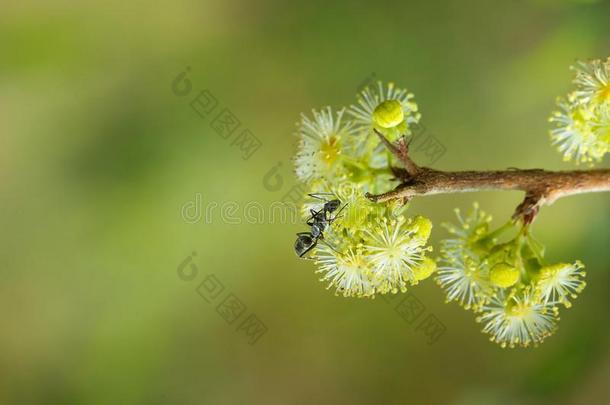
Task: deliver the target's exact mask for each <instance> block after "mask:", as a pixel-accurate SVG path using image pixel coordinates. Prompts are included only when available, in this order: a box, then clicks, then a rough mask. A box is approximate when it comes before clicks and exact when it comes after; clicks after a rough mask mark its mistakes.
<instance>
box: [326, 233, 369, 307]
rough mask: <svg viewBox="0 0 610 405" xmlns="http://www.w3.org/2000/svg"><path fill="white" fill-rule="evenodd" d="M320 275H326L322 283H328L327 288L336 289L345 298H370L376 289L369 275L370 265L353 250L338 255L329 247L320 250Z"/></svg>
mask: <svg viewBox="0 0 610 405" xmlns="http://www.w3.org/2000/svg"><path fill="white" fill-rule="evenodd" d="M317 262H318V263H319V264H320V268H319V270H318V271H317V272H318V273H324V276H323V277H322V278H321V279H320V281H326V282H328V287H327V288H329V289H330V288H332V287H334V288H335V293H336V294H337V295H339V294H340V295H343V296H344V297H370V296H372V295H373V294H375V289H374V288H373V285H372V283H371V281H370V279H369V277H368V275H367V272H368V264H367V262H366V260H365V258H364V256H363V255H362V254H361V253H360V252H358V251H354V250H352V249H349V250H348V251H347V252H345V253H344V254H337V252H335V251H333V249H332V248H331V247H329V246H328V245H323V246H321V247H320V248H319V249H318V259H317Z"/></svg>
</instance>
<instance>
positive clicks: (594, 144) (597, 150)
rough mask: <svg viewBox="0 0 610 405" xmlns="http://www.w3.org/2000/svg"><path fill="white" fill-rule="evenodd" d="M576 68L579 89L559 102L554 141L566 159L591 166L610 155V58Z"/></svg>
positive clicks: (552, 119)
mask: <svg viewBox="0 0 610 405" xmlns="http://www.w3.org/2000/svg"><path fill="white" fill-rule="evenodd" d="M572 69H573V70H574V71H575V72H576V77H575V79H574V81H573V83H574V85H575V87H576V89H575V90H574V91H572V92H571V93H569V94H568V95H567V96H566V97H565V98H563V97H560V98H559V99H558V100H557V105H558V107H559V110H558V111H555V112H553V114H552V115H551V117H550V118H549V121H550V122H552V123H553V124H554V128H553V129H552V130H551V139H552V142H553V144H554V145H557V147H558V149H559V151H560V152H561V153H562V154H563V157H564V159H565V160H572V159H574V160H575V161H576V163H590V164H591V163H593V162H598V161H600V160H601V159H602V157H603V156H604V155H605V154H606V153H608V152H610V57H609V58H607V59H606V60H605V61H604V60H593V61H590V62H579V63H577V64H576V65H575V66H573V67H572Z"/></svg>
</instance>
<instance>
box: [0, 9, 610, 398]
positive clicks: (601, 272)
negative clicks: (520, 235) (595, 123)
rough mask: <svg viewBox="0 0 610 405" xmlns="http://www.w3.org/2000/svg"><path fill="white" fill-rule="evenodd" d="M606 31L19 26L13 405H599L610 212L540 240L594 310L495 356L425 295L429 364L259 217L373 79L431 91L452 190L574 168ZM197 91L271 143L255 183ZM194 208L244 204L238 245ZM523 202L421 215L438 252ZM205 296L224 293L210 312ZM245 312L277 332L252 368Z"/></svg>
mask: <svg viewBox="0 0 610 405" xmlns="http://www.w3.org/2000/svg"><path fill="white" fill-rule="evenodd" d="M609 20H610V4H609V2H607V1H590V0H589V1H582V0H581V1H575V0H572V1H566V0H563V1H557V0H537V1H519V2H512V1H511V2H509V1H505V2H487V1H482V0H480V1H457V0H456V1H441V2H414V1H407V2H384V1H381V2H375V1H361V0H357V1H351V2H323V1H319V0H313V1H307V2H305V1H303V2H282V1H252V2H247V1H192V0H190V1H189V0H186V1H159V2H143V1H116V0H110V1H105V2H102V1H98V2H69V1H65V0H59V1H55V2H44V1H40V0H34V1H22V2H3V3H2V5H0V50H1V53H0V196H1V205H0V229H1V230H2V231H1V232H0V275H1V281H0V308H1V309H0V313H1V319H2V328H1V329H2V332H1V333H0V403H6V404H9V403H11V404H29V403H32V404H34V403H36V404H39V403H62V404H76V403H89V404H97V403H99V404H109V403H142V404H165V403H176V404H178V403H202V404H240V403H247V404H313V403H316V404H334V403H349V404H368V403H384V404H393V403H414V404H422V403H434V404H436V403H443V404H515V403H525V404H529V403H552V404H557V403H569V404H580V403H596V404H597V403H607V402H606V401H608V397H609V395H610V387H609V386H608V383H607V382H608V379H609V378H610V347H609V345H608V342H609V341H610V339H609V336H610V322H609V320H610V317H609V315H608V308H609V304H610V298H608V297H610V271H609V270H610V250H609V249H608V247H609V245H610V210H609V209H608V207H609V202H610V196H609V195H607V194H598V195H584V196H576V197H571V198H567V199H564V200H561V201H559V202H557V203H556V204H555V205H553V206H552V207H548V208H545V209H543V211H542V213H541V215H540V216H539V218H538V220H537V222H536V223H535V226H534V232H535V233H536V235H537V237H538V238H539V239H540V240H541V241H543V242H544V243H545V244H546V246H547V255H548V257H549V259H550V260H553V261H568V262H569V261H573V260H574V259H581V260H582V261H583V262H584V263H585V264H586V265H587V270H588V286H587V288H586V289H585V291H584V292H583V294H582V296H581V297H580V298H579V299H578V300H577V301H576V302H575V303H574V307H573V308H571V309H570V310H568V311H564V312H563V317H562V320H561V322H560V328H559V331H558V332H557V333H556V334H555V335H554V336H552V337H551V338H549V339H548V340H547V341H546V343H544V344H543V345H542V346H540V347H538V348H535V349H528V350H524V349H516V350H508V349H504V350H503V349H500V348H499V347H498V346H497V345H495V344H493V343H491V342H488V340H487V337H486V336H485V335H483V334H481V333H480V328H481V326H480V325H478V324H476V323H475V322H474V320H473V317H472V316H471V314H469V313H467V312H466V311H464V310H462V309H461V308H459V307H458V306H457V305H455V304H449V305H447V304H445V303H444V301H443V300H444V296H443V293H442V292H441V290H440V289H439V288H438V287H437V286H436V285H435V284H434V282H433V281H432V280H431V279H429V280H427V281H426V282H423V283H421V284H420V285H419V286H417V287H415V288H412V289H411V290H410V291H411V292H412V293H413V294H414V295H415V296H416V297H417V299H418V300H419V301H420V302H421V303H422V304H423V305H424V306H425V314H434V315H435V316H436V317H437V318H438V319H439V320H440V321H442V323H443V324H444V325H445V327H446V333H445V334H444V335H443V336H442V337H441V338H440V339H439V340H438V341H437V342H436V343H434V344H432V345H429V344H427V339H426V336H425V334H424V333H422V331H421V330H419V331H418V330H416V329H417V324H418V322H413V323H411V324H409V323H407V322H405V320H403V318H401V316H400V315H399V314H398V313H397V312H396V311H395V310H394V309H393V307H392V305H391V304H388V303H386V302H384V300H383V299H379V298H377V299H375V300H355V299H344V298H340V297H335V296H334V295H333V294H332V293H331V292H329V291H327V290H326V289H325V286H324V285H323V284H321V283H319V282H318V278H319V276H318V275H316V274H314V266H313V264H312V263H311V262H308V261H302V260H297V258H296V257H295V255H294V252H293V243H294V239H295V236H294V234H295V233H296V232H298V231H302V230H304V226H303V224H300V223H280V221H275V223H270V221H269V218H268V216H265V217H264V218H263V219H262V220H258V221H252V220H248V218H250V219H251V216H249V217H247V216H246V215H247V213H246V212H244V210H243V207H244V206H245V205H246V204H247V203H248V202H258V204H260V206H262V207H264V208H265V213H268V212H269V211H268V210H267V208H268V207H269V206H270V204H271V203H272V202H274V201H278V200H280V199H281V198H282V196H284V195H285V194H286V193H287V192H288V191H289V190H290V189H291V187H292V186H293V185H294V184H295V179H294V175H293V173H292V167H291V160H290V159H291V155H292V154H293V152H294V150H295V147H294V144H295V137H294V136H293V131H294V124H295V122H296V121H297V120H298V118H299V114H300V113H301V112H308V111H309V110H310V109H311V108H314V107H315V108H320V107H323V106H325V105H332V106H341V105H349V104H350V103H352V102H354V100H355V93H356V90H357V89H358V87H359V86H360V85H361V84H362V83H363V82H365V81H367V80H369V79H370V78H375V79H381V80H392V81H395V82H396V83H397V85H399V86H405V87H407V88H409V90H411V91H412V92H414V93H415V96H416V101H417V102H418V104H419V107H420V110H421V112H422V122H423V123H424V125H425V126H426V128H427V131H429V133H430V134H433V135H434V136H435V137H436V138H437V139H439V140H440V141H441V142H442V144H443V145H444V146H445V147H446V153H445V154H444V155H443V156H442V157H441V158H440V159H439V160H438V161H437V162H436V163H435V167H437V168H440V169H455V170H458V169H492V168H507V167H520V168H526V167H530V168H548V169H569V168H572V167H573V166H572V165H571V164H567V163H564V162H562V160H561V156H560V154H559V153H558V152H557V151H555V150H554V149H553V148H552V147H551V146H550V143H549V138H548V133H547V132H548V129H549V124H548V123H547V118H548V116H549V114H550V112H551V110H552V109H553V108H554V102H555V97H556V96H558V95H561V94H563V93H565V92H566V91H567V89H568V88H569V86H570V80H571V77H572V74H571V72H570V71H569V69H568V67H569V65H570V64H572V63H573V62H574V61H575V60H576V59H587V58H598V57H606V56H608V55H609V54H610V47H609V44H610V24H608V21H609ZM187 67H188V68H189V69H190V70H189V71H188V80H190V83H191V85H192V89H191V92H190V93H189V95H187V96H179V95H176V94H175V92H174V91H173V90H172V82H173V81H174V79H175V78H176V76H178V75H179V74H181V73H182V72H185V69H187ZM206 89H207V90H208V91H209V92H210V94H212V95H213V96H214V97H215V98H216V99H217V102H218V105H217V107H216V110H215V114H216V113H217V112H220V111H221V110H222V109H224V108H228V109H229V110H230V111H231V112H232V113H233V114H234V115H235V116H236V117H237V119H239V121H240V122H241V126H240V128H239V129H238V131H237V132H236V133H235V135H233V137H235V136H236V135H237V133H238V132H240V131H241V130H242V129H249V130H250V131H251V132H252V134H254V135H255V136H256V137H257V138H258V139H259V140H260V141H261V144H262V146H261V147H260V149H259V150H258V151H256V153H254V154H253V155H252V156H251V157H250V158H249V159H243V157H242V152H241V151H240V148H239V147H238V146H239V145H238V144H233V142H234V138H229V139H224V138H222V137H221V136H219V134H218V133H216V132H215V131H214V129H212V127H211V123H212V120H213V119H214V116H215V114H211V115H209V116H206V117H205V118H202V117H201V116H199V115H198V114H197V113H196V112H195V111H194V110H193V108H192V107H191V105H190V102H191V100H192V99H193V98H194V97H195V96H196V95H197V94H199V92H201V91H203V90H206ZM415 158H416V159H417V158H418V156H417V155H416V156H415ZM420 158H422V156H420ZM278 164H280V166H279V167H278V171H277V174H278V175H279V176H280V177H281V184H280V183H277V181H278V178H277V177H274V179H275V180H274V181H276V183H274V184H275V185H276V186H277V187H275V188H274V187H269V186H268V185H267V186H265V184H267V183H265V182H264V178H265V175H266V174H268V173H269V172H270V170H271V169H272V168H274V167H275V166H276V165H278ZM603 166H604V167H609V166H610V165H609V161H608V159H606V161H605V163H604V165H603ZM197 193H199V194H200V195H201V202H202V203H201V206H202V211H205V207H209V206H210V204H212V205H213V204H217V206H218V207H220V206H222V205H223V203H229V202H235V203H236V204H237V205H238V206H239V207H240V208H239V209H238V210H237V212H236V213H235V214H234V215H233V216H235V217H238V218H240V219H241V223H227V221H222V218H221V211H220V208H217V209H215V210H212V211H211V212H208V214H209V215H207V216H206V213H205V212H200V214H202V218H201V220H199V221H190V222H195V223H189V221H185V219H184V218H183V215H182V210H183V209H184V208H185V207H188V204H189V202H193V201H194V200H195V198H196V195H197ZM521 198H522V196H521V194H520V193H517V192H515V193H512V192H486V193H477V194H464V195H451V196H437V197H427V198H421V199H418V200H416V201H415V202H414V203H413V204H412V207H411V209H410V213H411V214H413V215H415V214H421V215H426V216H429V217H430V218H432V219H433V221H434V223H435V228H434V229H433V233H432V240H433V242H435V243H436V242H438V241H439V240H440V239H441V238H443V237H444V236H446V233H445V232H444V230H443V229H442V228H441V227H440V223H441V222H443V221H448V220H452V219H453V212H452V209H453V208H454V207H461V208H463V209H464V208H468V207H469V206H471V204H472V202H473V201H475V200H477V201H479V202H480V204H481V207H482V208H483V209H485V210H486V211H488V212H490V213H492V214H493V215H494V218H495V220H494V224H500V223H502V222H503V221H504V220H505V219H506V218H507V217H508V216H509V215H510V214H511V213H512V210H513V209H514V207H515V206H516V205H517V204H518V202H519V201H520V199H521ZM254 215H256V214H254ZM252 222H257V223H252ZM193 252H196V255H195V256H193V255H192V253H193ZM189 256H191V258H192V261H191V262H190V264H193V265H194V266H195V267H187V269H191V270H190V271H192V272H193V273H191V274H194V275H195V278H194V279H193V280H191V281H187V280H184V278H185V277H182V278H181V277H179V272H178V266H179V265H180V264H181V263H183V262H184V261H185V260H187V259H188V257H189ZM190 264H189V266H190ZM211 274H213V275H215V276H216V278H217V280H219V281H220V282H221V283H222V284H223V286H224V287H225V289H224V290H223V291H222V293H220V295H218V297H216V298H215V299H210V302H208V301H206V300H205V299H204V298H202V296H200V295H199V293H198V292H197V289H198V288H199V286H200V284H201V283H202V282H204V280H207V278H206V277H207V276H209V275H211ZM187 278H188V277H187ZM208 286H209V284H208ZM229 294H233V296H234V297H237V299H239V300H240V301H239V302H241V304H242V305H243V307H242V308H245V309H244V312H243V314H242V315H241V316H240V317H239V318H238V319H236V320H233V321H232V322H231V323H229V322H228V321H227V320H225V319H224V318H223V317H222V316H221V314H219V311H220V312H221V313H222V310H218V309H217V308H218V305H219V304H221V302H222V300H223V299H225V298H226V297H231V296H230V295H229ZM250 314H255V315H256V316H257V317H258V319H260V321H262V322H263V323H264V325H265V327H266V328H267V332H266V333H265V334H264V335H262V336H261V337H260V338H259V340H258V341H256V342H255V344H253V345H251V344H249V336H248V334H247V333H245V331H244V330H239V329H240V328H239V325H241V323H242V321H244V319H246V317H247V316H248V315H250ZM422 316H423V315H422ZM230 321H231V320H230Z"/></svg>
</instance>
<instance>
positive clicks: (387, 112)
mask: <svg viewBox="0 0 610 405" xmlns="http://www.w3.org/2000/svg"><path fill="white" fill-rule="evenodd" d="M404 119H405V113H404V111H403V109H402V105H401V104H400V102H399V101H398V100H386V101H384V102H382V103H381V104H379V105H378V106H377V107H376V108H375V111H373V120H374V121H375V124H377V125H379V126H380V127H382V128H393V127H395V126H397V125H399V124H400V123H402V122H403V121H404Z"/></svg>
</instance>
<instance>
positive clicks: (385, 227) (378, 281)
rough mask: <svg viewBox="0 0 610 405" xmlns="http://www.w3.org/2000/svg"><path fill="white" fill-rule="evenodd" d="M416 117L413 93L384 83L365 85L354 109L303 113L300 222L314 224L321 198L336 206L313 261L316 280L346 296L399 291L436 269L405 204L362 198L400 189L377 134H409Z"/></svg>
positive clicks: (427, 226) (422, 224) (423, 224)
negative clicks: (336, 203)
mask: <svg viewBox="0 0 610 405" xmlns="http://www.w3.org/2000/svg"><path fill="white" fill-rule="evenodd" d="M419 119H420V115H419V113H418V112H417V104H415V102H414V101H413V95H412V94H411V93H409V92H407V91H406V90H404V89H399V88H396V87H395V86H394V84H392V83H389V84H387V85H384V84H382V83H381V82H379V83H377V84H376V86H371V87H367V88H365V89H364V90H363V91H362V92H361V93H360V94H359V95H358V99H357V104H356V105H352V106H351V107H349V108H344V109H341V110H339V111H336V112H333V110H332V109H331V108H330V107H326V108H324V109H322V110H320V111H316V110H314V111H312V114H311V116H306V115H303V116H302V117H301V121H300V122H299V124H298V136H299V147H298V152H297V155H296V157H295V167H296V175H297V177H298V179H299V180H300V181H302V182H303V183H305V185H306V190H307V191H306V192H305V194H306V195H307V196H305V202H304V204H303V207H302V214H303V217H304V218H308V219H310V220H311V217H312V216H313V215H312V213H313V214H315V213H319V212H321V210H322V206H323V204H324V201H321V200H320V199H319V198H314V197H311V196H310V194H315V195H328V196H332V197H329V198H330V199H338V200H339V201H340V202H341V208H340V209H339V210H337V212H333V213H330V214H328V215H329V217H328V225H327V226H326V227H325V228H324V230H323V235H322V237H321V238H319V239H318V244H317V245H316V247H315V248H314V249H313V250H312V253H311V255H312V257H313V259H314V260H315V261H316V264H317V265H318V270H317V272H318V273H320V275H321V280H322V281H324V282H326V283H327V284H328V287H329V288H334V289H335V291H336V293H337V294H340V295H343V296H346V297H374V296H375V294H386V293H397V292H398V291H402V292H404V291H405V290H406V288H407V286H409V285H415V284H417V283H418V282H419V281H421V280H423V279H425V278H427V277H429V276H430V275H431V274H432V273H433V272H434V271H435V270H436V263H435V261H434V260H432V259H430V258H429V257H427V256H426V254H427V253H428V252H429V251H430V250H431V248H429V247H427V246H426V244H427V241H428V237H429V236H430V232H431V229H432V224H431V223H430V221H429V220H428V219H427V218H424V217H420V216H417V217H413V218H408V217H406V216H405V208H406V207H405V206H402V205H395V204H389V205H380V204H373V203H372V202H370V201H369V200H368V199H367V198H366V197H365V196H364V195H365V193H366V192H370V193H379V192H382V191H387V190H389V189H391V188H392V187H393V186H395V185H397V183H396V180H395V179H394V175H393V173H392V171H391V166H392V165H393V164H394V163H395V162H394V161H393V159H394V157H393V156H392V155H391V154H390V153H388V152H387V150H386V149H385V148H384V146H383V144H382V143H381V141H380V140H379V138H378V136H377V135H376V134H375V132H374V131H378V132H380V133H382V134H383V135H384V136H386V137H387V138H388V139H391V140H396V139H398V138H399V137H400V136H408V135H409V134H410V131H411V127H412V125H414V124H417V122H418V121H419Z"/></svg>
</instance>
